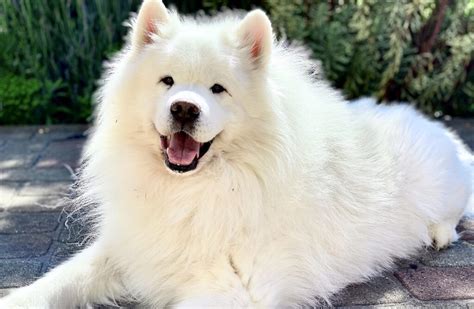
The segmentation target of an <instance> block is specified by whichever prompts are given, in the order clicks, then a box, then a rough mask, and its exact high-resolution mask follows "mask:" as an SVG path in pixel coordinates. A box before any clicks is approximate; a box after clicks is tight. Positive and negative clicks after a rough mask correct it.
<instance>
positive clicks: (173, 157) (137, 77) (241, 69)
mask: <svg viewBox="0 0 474 309" xmlns="http://www.w3.org/2000/svg"><path fill="white" fill-rule="evenodd" d="M130 40H131V41H130V48H129V52H128V54H127V56H126V57H124V58H126V61H122V62H125V64H124V65H123V64H122V63H120V64H118V66H119V67H120V66H122V67H121V68H118V69H117V68H116V69H115V73H114V75H119V77H118V78H117V79H118V80H119V82H118V83H116V87H115V89H116V90H115V93H114V95H115V96H120V98H118V99H117V101H120V104H117V105H121V106H117V108H118V109H119V111H118V113H119V114H121V117H122V118H125V119H127V120H126V121H127V122H128V124H127V125H128V126H129V127H130V126H135V128H134V130H135V131H139V130H138V129H137V126H139V125H141V126H146V125H148V128H150V130H152V131H153V134H154V137H153V138H156V146H157V147H156V148H159V149H156V152H157V153H159V154H160V155H159V156H158V157H159V158H160V160H162V161H163V163H164V164H165V166H166V169H167V170H168V171H169V172H171V173H173V174H183V175H189V174H192V173H193V172H196V171H198V170H200V169H201V168H203V167H205V166H206V165H208V164H209V163H210V162H212V161H214V160H215V159H216V158H219V157H221V158H222V156H223V154H224V153H225V152H229V151H230V150H229V147H232V145H234V147H238V146H235V143H234V142H235V141H236V140H241V141H242V140H244V139H245V135H248V134H249V132H250V133H252V132H251V131H252V130H253V131H255V128H252V126H251V122H252V119H259V120H261V121H263V119H262V118H261V117H260V116H261V115H262V114H264V110H265V108H262V107H263V106H264V105H265V104H264V102H262V101H265V100H266V99H265V97H266V93H268V91H265V90H264V88H265V86H264V84H266V83H267V80H266V78H265V76H266V71H267V69H268V67H269V59H270V55H271V52H272V45H273V33H272V29H271V24H270V21H269V19H268V17H267V16H266V15H265V13H264V12H262V11H260V10H254V11H251V12H250V13H248V14H247V15H245V16H244V17H243V18H242V17H236V15H235V14H223V15H221V16H219V17H217V18H213V19H211V18H207V17H198V18H184V19H183V18H181V17H180V16H178V15H177V14H176V13H174V12H170V11H168V10H167V9H166V7H165V6H164V5H163V3H162V2H161V0H145V1H144V2H143V4H142V6H141V8H140V11H139V13H138V16H137V18H136V20H135V22H134V23H133V25H132V33H131V37H130ZM119 62H120V61H119ZM117 93H120V95H118V94H117ZM124 101H127V102H126V103H124ZM122 123H123V122H122ZM123 125H125V124H123ZM253 133H254V132H253Z"/></svg>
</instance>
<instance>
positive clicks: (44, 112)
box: [0, 73, 62, 124]
mask: <svg viewBox="0 0 474 309" xmlns="http://www.w3.org/2000/svg"><path fill="white" fill-rule="evenodd" d="M61 87H62V83H61V82H60V81H58V82H49V81H47V82H46V83H45V84H43V83H41V82H40V81H38V80H36V79H26V78H23V77H20V76H15V75H12V74H8V73H6V74H5V73H4V74H2V75H1V76H0V123H2V124H18V123H22V124H37V123H52V119H53V118H54V117H55V116H58V115H59V114H60V108H58V107H55V104H54V98H55V97H57V96H59V94H58V92H59V91H60V89H61Z"/></svg>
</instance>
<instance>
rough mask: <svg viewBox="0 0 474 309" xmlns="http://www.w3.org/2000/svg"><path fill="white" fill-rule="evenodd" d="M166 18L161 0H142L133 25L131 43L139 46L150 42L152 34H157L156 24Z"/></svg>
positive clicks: (167, 18) (164, 20) (166, 13)
mask: <svg viewBox="0 0 474 309" xmlns="http://www.w3.org/2000/svg"><path fill="white" fill-rule="evenodd" d="M168 20H169V15H168V10H167V9H166V7H165V5H164V4H163V2H162V0H144V1H143V3H142V6H141V7H140V11H139V12H138V17H137V20H136V22H135V25H134V27H133V33H132V45H133V46H134V47H135V48H140V47H143V46H145V45H146V44H149V43H151V42H152V35H153V34H159V29H158V26H159V25H160V24H164V23H166V22H167V21H168Z"/></svg>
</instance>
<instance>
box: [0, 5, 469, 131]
mask: <svg viewBox="0 0 474 309" xmlns="http://www.w3.org/2000/svg"><path fill="white" fill-rule="evenodd" d="M140 3H141V0H120V1H118V0H0V124H51V123H80V122H88V121H90V120H91V116H90V115H91V102H92V94H93V92H94V90H95V89H96V87H97V79H98V78H99V77H100V73H101V71H102V62H103V61H104V60H105V59H107V58H108V57H110V56H111V55H112V54H113V53H114V52H116V51H117V50H118V49H120V47H121V46H122V44H123V38H124V36H125V34H126V31H127V28H126V27H124V26H123V21H124V20H126V19H127V18H128V17H129V16H130V12H131V11H136V10H137V8H138V6H139V4H140ZM165 3H166V4H167V5H170V4H172V5H174V6H175V7H177V8H178V10H179V11H180V12H184V13H195V12H198V11H204V12H206V13H215V12H216V11H218V10H220V9H221V8H223V7H230V8H241V9H250V8H254V7H261V8H263V9H264V10H266V11H267V12H268V13H269V14H270V17H271V19H272V21H273V25H274V29H275V30H276V32H277V33H278V36H279V37H284V38H286V39H288V40H296V41H300V42H304V43H305V44H307V46H309V47H310V48H311V50H312V51H313V56H314V57H315V58H317V59H319V60H321V63H322V68H323V69H324V74H325V76H326V77H327V78H328V79H329V80H330V81H331V82H332V83H333V85H334V86H336V87H338V88H340V89H342V91H343V92H344V94H345V95H346V96H347V97H348V98H356V97H359V96H368V95H371V96H376V97H377V98H379V99H380V100H388V101H392V100H397V101H398V100H401V101H409V102H412V103H413V104H415V105H416V106H417V107H418V108H420V109H422V110H423V111H425V112H426V113H427V114H430V115H433V116H435V117H440V116H442V115H446V114H447V115H455V116H474V57H473V56H474V0H384V1H379V0H257V1H250V0H204V1H202V2H197V1H194V0H182V1H165Z"/></svg>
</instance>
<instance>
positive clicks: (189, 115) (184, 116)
mask: <svg viewBox="0 0 474 309" xmlns="http://www.w3.org/2000/svg"><path fill="white" fill-rule="evenodd" d="M170 112H171V115H172V116H173V118H174V119H175V120H176V121H178V122H180V123H181V124H185V123H191V122H194V121H195V120H196V119H197V118H198V117H199V114H200V113H201V110H200V109H199V107H197V106H196V105H194V104H192V103H188V102H181V101H180V102H175V103H173V104H172V105H171V108H170Z"/></svg>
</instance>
